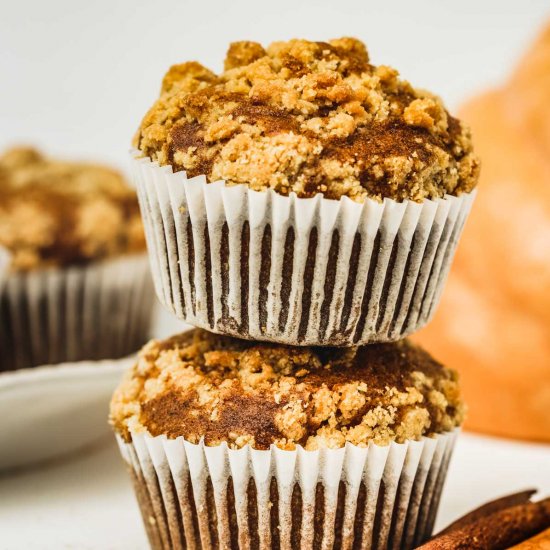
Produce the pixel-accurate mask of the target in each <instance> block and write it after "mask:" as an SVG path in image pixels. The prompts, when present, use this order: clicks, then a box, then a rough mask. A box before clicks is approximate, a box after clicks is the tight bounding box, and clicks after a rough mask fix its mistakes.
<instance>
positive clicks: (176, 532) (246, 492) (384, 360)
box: [110, 329, 464, 549]
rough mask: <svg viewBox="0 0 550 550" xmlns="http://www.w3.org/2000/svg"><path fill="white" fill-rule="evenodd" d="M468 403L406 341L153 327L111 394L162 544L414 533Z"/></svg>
mask: <svg viewBox="0 0 550 550" xmlns="http://www.w3.org/2000/svg"><path fill="white" fill-rule="evenodd" d="M463 415H464V406H463V403H462V400H461V397H460V390H459V386H458V381H457V375H456V373H455V372H454V371H451V370H450V369H447V368H445V367H443V366H442V365H440V364H439V363H437V362H436V361H434V360H433V359H432V358H431V357H430V356H429V355H428V354H427V353H426V352H424V351H423V350H421V349H420V348H418V347H415V346H413V345H412V344H410V343H408V342H407V341H401V342H398V343H393V344H377V345H371V346H365V347H359V348H351V349H336V348H298V347H289V346H282V345H274V344H266V343H255V342H248V341H243V340H237V339H234V338H230V337H223V336H218V335H214V334H210V333H208V332H206V331H203V330H198V329H197V330H193V331H190V332H188V333H184V334H182V335H179V336H175V337H173V338H170V339H168V340H165V341H152V342H150V343H149V344H147V345H146V346H145V347H144V348H143V350H142V351H141V353H140V355H139V359H138V362H137V364H136V365H135V366H134V367H133V369H131V370H130V371H129V372H128V373H127V375H126V376H125V378H124V380H123V381H122V383H121V385H120V386H119V388H118V389H117V390H116V392H115V394H114V396H113V400H112V403H111V414H110V420H111V423H112V425H113V427H114V429H115V432H116V433H117V438H118V440H119V443H120V448H121V451H122V455H123V457H124V459H125V461H126V463H127V465H128V467H129V471H130V474H131V476H132V478H133V480H134V484H135V487H136V493H137V496H138V500H139V503H140V507H141V510H142V514H143V518H144V522H145V526H146V529H147V532H148V536H149V539H150V542H151V545H152V546H153V548H166V549H168V548H185V547H187V548H299V547H301V548H371V547H372V548H380V549H381V548H412V547H414V546H415V545H418V544H420V543H421V542H423V541H424V540H426V539H427V538H428V537H429V535H430V534H431V530H432V527H433V523H434V521H435V514H436V511H437V507H438V504H439V497H440V494H441V489H442V486H443V481H444V478H445V474H446V470H447V466H448V462H449V458H450V455H451V452H452V448H453V444H454V439H455V435H456V431H457V430H456V428H457V427H458V426H459V425H460V424H461V423H462V419H463Z"/></svg>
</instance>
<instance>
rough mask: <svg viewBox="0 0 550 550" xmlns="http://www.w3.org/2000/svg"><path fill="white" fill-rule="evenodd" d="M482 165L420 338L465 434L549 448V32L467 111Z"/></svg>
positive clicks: (469, 106)
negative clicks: (463, 410) (461, 402)
mask: <svg viewBox="0 0 550 550" xmlns="http://www.w3.org/2000/svg"><path fill="white" fill-rule="evenodd" d="M461 114H462V116H463V118H464V119H465V120H466V121H467V122H468V123H470V125H471V126H472V131H473V134H474V136H475V139H476V147H477V151H478V154H479V155H480V157H481V161H482V165H483V167H482V171H481V172H482V175H481V185H480V188H479V198H478V200H477V205H476V207H475V208H474V211H473V214H472V216H471V219H470V222H469V225H468V227H467V228H466V231H465V234H464V238H463V239H462V244H461V246H460V249H459V251H458V253H457V258H456V261H455V264H454V270H453V273H452V274H451V277H450V279H449V283H448V286H447V289H446V292H445V293H444V294H443V300H442V305H441V308H440V310H439V311H438V314H437V315H436V317H435V319H434V322H433V323H432V324H431V325H429V326H428V328H427V329H426V330H424V331H422V332H421V333H420V335H419V337H418V340H420V341H421V342H422V343H423V344H425V345H426V346H427V347H428V348H429V349H430V350H432V351H433V353H434V354H436V355H437V356H440V357H441V358H442V360H443V361H445V362H447V363H448V364H449V365H451V366H454V367H455V368H458V369H459V370H460V371H461V374H462V383H463V386H464V393H465V398H466V399H467V401H468V403H469V405H470V412H469V416H468V421H467V424H466V426H467V427H469V428H470V429H473V430H479V431H483V432H488V433H492V434H497V435H502V436H509V437H517V438H525V439H533V440H546V441H548V440H550V414H548V410H549V405H550V23H549V24H547V25H546V27H545V29H544V30H543V31H542V33H541V35H540V36H539V37H538V39H537V40H536V41H535V43H534V44H533V45H532V47H531V48H530V49H529V51H528V52H527V54H526V55H525V57H524V58H523V59H522V60H521V62H520V63H519V66H518V67H517V68H516V69H515V71H514V72H513V74H512V76H511V78H510V79H509V81H508V82H507V83H506V84H505V85H504V86H503V87H502V88H500V89H497V90H493V91H490V92H487V93H485V94H483V95H481V96H480V97H477V98H475V99H473V100H472V101H470V102H469V103H467V104H466V105H465V106H464V108H463V110H462V113H461Z"/></svg>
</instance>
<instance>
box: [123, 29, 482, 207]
mask: <svg viewBox="0 0 550 550" xmlns="http://www.w3.org/2000/svg"><path fill="white" fill-rule="evenodd" d="M134 145H135V147H137V148H138V149H140V150H141V151H142V152H143V153H144V154H145V155H146V156H148V157H150V158H151V159H152V160H155V161H157V162H158V163H159V164H160V165H171V166H172V167H173V169H174V170H175V171H179V170H185V171H186V173H187V175H188V176H189V177H193V176H197V175H201V174H204V175H205V176H206V178H207V180H208V181H216V180H220V179H222V180H225V182H226V183H227V184H229V185H234V184H241V183H244V184H247V185H249V186H250V187H251V188H252V189H255V190H264V189H273V190H275V191H276V192H278V193H280V194H282V195H288V194H289V193H291V192H294V193H296V194H297V196H298V197H312V196H314V195H316V194H317V193H323V194H324V196H325V197H327V198H331V199H339V198H341V197H343V196H347V197H349V198H351V199H353V200H355V201H357V202H363V201H364V200H365V199H366V198H372V199H377V200H382V199H384V198H386V197H387V198H391V199H395V200H398V201H401V200H405V199H411V200H414V201H417V202H420V201H422V200H424V199H434V198H437V197H443V196H444V195H445V194H453V195H459V194H461V193H464V192H469V191H471V190H472V189H473V188H474V187H475V185H476V183H477V179H478V172H479V162H478V159H477V157H476V156H475V155H474V153H473V151H472V142H471V138H470V132H469V130H468V128H466V126H464V125H463V124H462V123H461V122H460V121H458V120H457V119H456V118H453V117H452V116H451V115H450V114H449V113H448V112H447V110H446V109H445V107H444V105H443V103H442V102H441V100H440V99H439V98H438V97H436V96H434V95H433V94H431V93H429V92H426V91H423V90H418V89H415V88H413V87H412V86H411V85H410V84H409V83H408V82H407V81H405V80H402V79H400V78H399V77H398V72H397V71H396V70H395V69H392V68H390V67H387V66H384V65H380V66H374V65H372V64H370V62H369V56H368V53H367V50H366V48H365V46H364V44H363V43H362V42H360V41H359V40H356V39H353V38H341V39H337V40H331V41H330V42H309V41H306V40H290V41H288V42H275V43H273V44H271V45H270V46H269V47H268V48H267V49H264V48H263V47H262V46H261V45H260V44H257V43H255V42H236V43H234V44H232V45H231V46H230V48H229V51H228V53H227V57H226V59H225V70H224V72H223V73H221V74H220V75H216V74H214V73H213V72H211V71H210V70H208V69H206V68H205V67H203V66H202V65H200V64H199V63H196V62H189V63H183V64H181V65H174V66H173V67H171V68H170V70H169V71H168V73H167V74H166V75H165V77H164V80H163V82H162V88H161V94H160V98H159V99H158V100H157V101H156V103H155V104H154V105H153V107H152V108H151V109H150V110H149V112H148V113H147V114H146V115H145V118H144V119H143V121H142V123H141V126H140V128H139V130H138V133H137V135H136V137H135V140H134Z"/></svg>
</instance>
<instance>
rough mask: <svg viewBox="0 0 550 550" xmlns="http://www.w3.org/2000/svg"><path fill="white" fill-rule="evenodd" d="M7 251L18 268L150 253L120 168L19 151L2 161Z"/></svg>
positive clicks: (1, 242) (1, 235) (0, 240)
mask: <svg viewBox="0 0 550 550" xmlns="http://www.w3.org/2000/svg"><path fill="white" fill-rule="evenodd" d="M0 194H1V196H2V200H1V201H0V246H3V247H5V248H7V249H8V250H9V251H10V253H11V256H12V259H11V265H10V268H11V269H12V270H21V271H24V270H31V269H35V268H38V267H47V266H63V265H73V264H82V263H86V262H89V261H92V260H99V259H103V258H106V257H110V256H116V255H119V254H123V253H132V252H138V251H139V252H141V251H143V250H145V237H144V233H143V225H142V222H141V216H140V213H139V207H138V202H137V197H136V193H135V191H134V190H132V189H131V188H130V187H129V186H128V184H127V183H126V182H125V180H124V178H123V177H122V176H121V175H120V174H119V173H118V172H115V171H114V170H111V169H109V168H106V167H104V166H99V165H95V164H84V163H76V162H65V161H58V160H52V159H48V158H46V157H44V156H43V155H42V154H41V153H39V152H38V151H36V150H35V149H32V148H26V147H19V148H14V149H11V150H9V151H6V152H5V153H4V154H3V155H2V156H0Z"/></svg>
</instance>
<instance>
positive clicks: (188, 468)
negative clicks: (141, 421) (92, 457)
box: [117, 430, 458, 550]
mask: <svg viewBox="0 0 550 550" xmlns="http://www.w3.org/2000/svg"><path fill="white" fill-rule="evenodd" d="M457 433H458V430H455V431H453V432H448V433H446V434H441V435H438V436H436V437H434V438H422V439H421V440H420V441H410V442H407V443H405V444H397V443H392V444H391V445H389V446H385V447H381V446H377V445H374V444H371V445H370V446H369V447H368V448H360V447H356V446H354V445H351V444H349V443H348V444H347V445H346V447H344V448H342V449H333V450H331V449H322V450H319V451H305V450H304V449H303V448H302V447H299V448H298V449H297V450H296V451H282V450H280V449H278V448H276V447H274V446H272V447H271V449H270V450H268V451H259V450H254V449H252V448H251V447H250V446H246V447H244V448H242V449H238V450H232V449H229V448H228V446H227V444H226V443H223V444H222V445H220V446H217V447H207V446H205V445H204V444H203V443H202V442H201V443H200V444H198V445H194V444H192V443H189V442H188V441H185V440H184V439H183V438H181V437H179V438H177V439H168V438H166V437H165V436H159V437H151V436H149V435H147V434H138V435H135V434H134V435H133V438H132V442H131V443H126V442H124V441H123V440H122V438H120V437H119V436H117V440H118V443H119V447H120V450H121V453H122V456H123V458H124V460H125V462H126V464H127V466H128V469H129V472H130V474H131V476H132V479H133V481H134V486H135V489H136V495H137V498H138V501H139V504H140V508H141V512H142V515H143V520H144V523H145V527H146V530H147V534H148V536H149V541H150V543H151V546H152V548H153V549H154V550H157V549H162V550H169V549H179V548H202V549H209V548H240V549H251V550H255V549H265V550H267V549H271V548H281V549H282V550H290V549H295V548H301V549H306V548H308V549H315V550H316V549H329V548H333V547H334V545H335V544H336V547H338V548H342V549H345V550H348V549H351V548H364V549H367V548H378V549H383V548H392V549H400V548H403V549H407V548H413V547H416V546H417V545H419V544H421V543H422V542H423V541H425V540H426V539H427V538H428V537H429V536H430V534H431V532H432V528H433V524H434V521H435V516H436V512H437V507H438V505H439V497H440V494H441V490H442V487H443V481H444V478H445V475H446V471H447V467H448V463H449V459H450V457H451V453H452V449H453V446H454V442H455V439H456V435H457Z"/></svg>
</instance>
